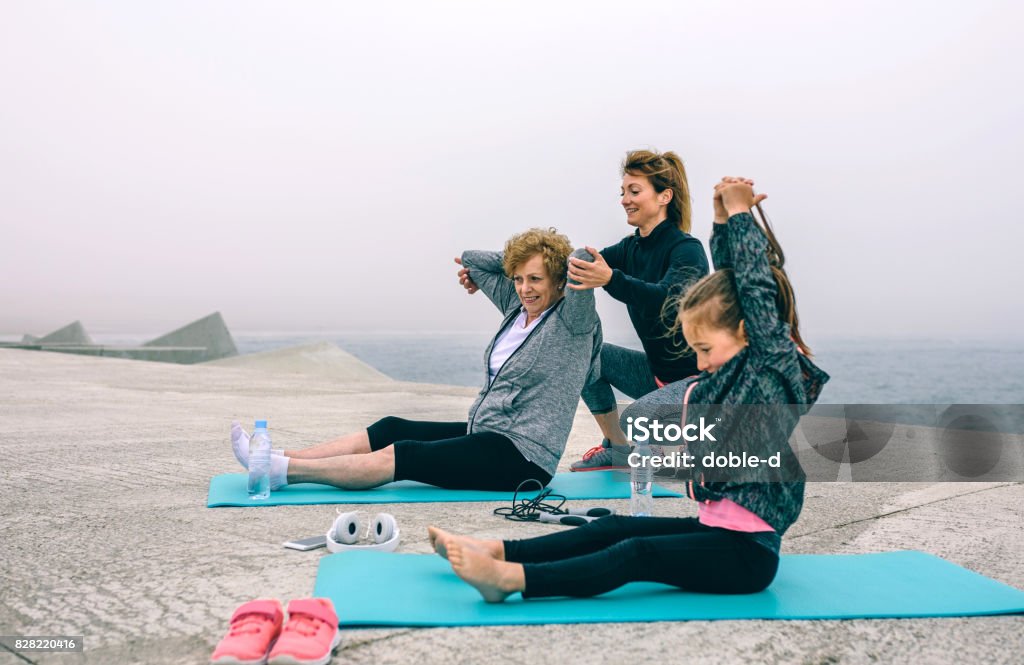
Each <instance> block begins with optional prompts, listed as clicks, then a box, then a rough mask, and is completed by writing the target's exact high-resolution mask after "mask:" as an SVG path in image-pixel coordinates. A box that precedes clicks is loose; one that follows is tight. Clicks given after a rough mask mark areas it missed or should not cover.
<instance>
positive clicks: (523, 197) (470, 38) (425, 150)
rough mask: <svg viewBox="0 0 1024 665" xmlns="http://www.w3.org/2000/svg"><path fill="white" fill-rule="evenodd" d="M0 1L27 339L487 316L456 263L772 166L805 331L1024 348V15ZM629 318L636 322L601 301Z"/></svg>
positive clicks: (4, 116) (5, 322)
mask: <svg viewBox="0 0 1024 665" xmlns="http://www.w3.org/2000/svg"><path fill="white" fill-rule="evenodd" d="M836 4H838V3H831V2H829V3H822V2H760V1H757V2H744V1H731V2H728V3H718V2H658V3H652V2H647V3H644V2H628V3H627V2H615V3H607V2H593V1H587V2H554V1H551V0H548V1H546V2H502V3H498V2H468V1H463V2H411V3H398V2H381V3H348V2H275V3H270V2H252V1H250V0H246V1H244V2H242V1H240V2H207V1H205V0H204V1H201V2H162V3H157V2H134V1H132V2H86V1H83V0H74V1H68V2H45V1H43V2H41V1H38V0H24V1H13V0H5V1H4V2H3V3H2V4H0V333H7V334H18V335H20V334H21V333H23V332H31V333H34V334H42V333H46V332H49V331H51V330H53V329H55V328H57V327H58V326H61V325H63V324H65V323H67V322H69V321H72V320H75V319H80V320H82V322H83V323H84V324H85V326H86V328H87V329H89V330H90V331H94V332H150V331H151V332H161V331H164V330H168V329H170V328H173V327H176V326H178V325H181V324H184V323H187V322H188V321H191V320H192V319H195V318H198V317H200V316H203V315H205V314H207V313H209V312H212V311H215V310H220V311H221V312H222V313H223V314H224V316H225V318H226V320H227V322H228V324H229V326H230V327H231V328H232V329H233V330H236V331H255V330H280V331H326V330H395V329H430V330H459V329H472V330H480V329H489V328H493V327H495V326H496V324H497V315H496V313H495V312H493V311H492V309H491V307H490V306H489V305H488V304H487V303H486V302H485V301H484V299H483V297H482V296H481V295H477V296H474V297H473V298H469V297H467V296H466V295H464V293H463V292H462V290H461V289H460V288H459V287H458V285H457V283H456V280H455V266H454V264H453V263H452V257H453V256H455V255H457V254H458V253H460V252H461V251H462V250H463V249H469V248H499V247H500V245H501V244H502V243H503V242H504V240H505V239H506V238H507V237H508V236H509V235H511V234H512V233H514V232H517V231H520V230H522V229H524V228H527V227H530V226H537V225H544V226H547V225H553V226H556V227H558V229H559V230H561V231H563V232H565V233H567V234H568V235H569V237H570V238H571V240H572V241H573V243H574V244H575V245H577V246H583V245H596V246H598V247H603V246H606V245H609V244H612V243H613V242H615V241H617V240H618V239H619V238H621V237H622V236H623V235H625V234H626V233H628V232H629V231H630V229H629V227H627V225H626V224H625V216H624V213H623V212H622V209H621V207H620V205H619V198H618V197H619V181H620V176H619V172H618V169H619V163H620V161H621V159H622V156H623V155H624V153H625V152H626V151H627V150H628V149H631V148H639V147H653V148H657V149H659V150H675V151H676V152H678V153H679V154H680V155H681V156H682V157H683V159H684V161H685V163H686V168H687V171H688V174H689V177H690V183H691V187H692V191H693V193H694V234H695V235H696V236H697V237H699V238H700V239H701V240H703V241H705V242H706V240H707V238H708V236H709V233H710V226H711V204H710V196H709V194H710V191H711V186H712V184H713V183H714V182H715V181H716V180H717V179H718V178H719V177H721V176H723V175H745V176H749V177H753V178H754V179H755V180H757V183H758V189H759V190H761V191H765V192H767V193H768V194H769V197H770V198H769V200H768V201H767V203H766V209H767V211H768V213H769V215H770V216H771V218H772V221H773V222H774V224H775V227H776V229H777V232H778V236H779V238H780V241H781V242H782V244H783V247H784V248H785V250H786V254H787V259H788V265H789V269H790V274H791V276H792V278H793V281H794V283H795V287H796V292H797V296H798V301H799V305H800V313H801V316H802V319H803V321H804V327H805V328H806V331H805V337H807V338H808V339H809V340H811V341H812V342H813V339H814V337H815V335H816V334H822V335H824V334H837V333H838V334H851V335H889V334H892V335H911V334H922V335H929V336H968V337H969V336H973V335H985V336H988V335H1007V334H1010V335H1016V336H1017V337H1018V338H1019V337H1020V333H1019V332H1018V331H1019V330H1020V329H1021V326H1022V324H1024V268H1022V265H1024V262H1022V260H1021V258H1020V253H1021V247H1022V245H1024V231H1022V228H1021V227H1022V224H1024V222H1022V217H1021V213H1020V211H1019V208H1020V205H1019V202H1018V201H1017V200H1016V199H1017V198H1018V196H1019V192H1020V191H1021V184H1020V183H1021V181H1022V175H1024V174H1022V170H1024V169H1022V168H1021V166H1020V163H1021V155H1022V154H1024V130H1022V129H1021V119H1022V118H1024V108H1022V106H1024V104H1022V101H1024V87H1022V85H1021V83H1022V80H1024V76H1022V72H1021V64H1020V63H1022V62H1024V45H1022V40H1021V39H1020V34H1019V28H1020V26H1021V25H1022V24H1024V21H1022V19H1024V11H1022V10H1021V9H1019V8H1018V7H1019V5H1018V3H1014V2H971V3H964V2H956V3H954V2H948V3H946V2H940V3H935V2H888V1H886V2H876V1H868V2H858V3H844V4H845V5H846V7H845V8H839V7H836V6H834V5H836ZM598 299H599V303H600V311H601V313H602V317H603V320H604V322H605V326H606V328H607V329H609V331H610V332H615V331H622V330H629V329H630V326H629V322H628V319H627V318H626V314H625V309H624V308H623V307H622V306H621V305H619V304H618V303H615V302H614V301H612V300H611V298H610V297H609V296H608V295H607V294H604V293H600V294H599V298H598Z"/></svg>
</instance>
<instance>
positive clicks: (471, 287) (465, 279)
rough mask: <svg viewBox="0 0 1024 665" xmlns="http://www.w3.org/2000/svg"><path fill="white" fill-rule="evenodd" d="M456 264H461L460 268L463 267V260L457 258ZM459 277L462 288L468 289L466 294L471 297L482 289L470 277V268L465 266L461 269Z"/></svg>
mask: <svg viewBox="0 0 1024 665" xmlns="http://www.w3.org/2000/svg"><path fill="white" fill-rule="evenodd" d="M455 263H457V264H459V266H462V259H460V258H458V257H455ZM458 275H459V284H461V285H462V288H464V289H466V292H467V293H468V294H469V295H473V294H474V293H476V292H477V291H479V290H480V287H479V286H477V285H476V282H474V281H473V280H472V279H471V278H470V276H469V268H466V267H464V266H463V267H460V268H459V273H458Z"/></svg>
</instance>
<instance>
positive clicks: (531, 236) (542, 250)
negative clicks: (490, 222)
mask: <svg viewBox="0 0 1024 665" xmlns="http://www.w3.org/2000/svg"><path fill="white" fill-rule="evenodd" d="M538 254H540V256H541V259H542V260H543V261H544V269H545V270H547V272H548V277H550V278H551V279H553V280H555V281H556V282H559V283H564V282H565V273H566V271H567V270H568V268H569V255H570V254H572V245H571V244H570V243H569V238H567V237H566V236H564V235H562V234H561V233H559V232H558V229H556V228H554V227H551V228H547V229H541V228H532V229H529V230H526V231H523V232H522V233H517V234H516V235H514V236H512V237H511V238H509V239H508V242H506V243H505V260H504V268H505V275H506V276H508V278H509V279H511V278H512V274H513V273H514V272H515V270H516V268H518V267H519V266H521V265H522V264H524V263H526V262H527V261H529V260H530V259H531V258H533V257H534V256H536V255H538Z"/></svg>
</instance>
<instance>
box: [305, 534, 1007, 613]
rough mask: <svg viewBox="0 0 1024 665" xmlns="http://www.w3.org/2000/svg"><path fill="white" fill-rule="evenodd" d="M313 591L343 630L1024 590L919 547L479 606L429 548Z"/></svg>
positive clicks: (889, 608) (980, 598)
mask: <svg viewBox="0 0 1024 665" xmlns="http://www.w3.org/2000/svg"><path fill="white" fill-rule="evenodd" d="M313 595H314V596H326V597H328V598H330V599H331V600H332V601H333V602H334V607H335V609H336V610H337V611H338V620H339V623H340V624H341V626H342V627H351V626H493V625H505V624H551V623H598V622H632V621H645V622H647V621H685V620H713V619H863V618H909V617H952V616H957V617H960V616H981V615H992V614H1018V613H1024V591H1020V590H1018V589H1015V588H1013V587H1010V586H1007V585H1005V584H1002V583H1000V582H997V581H995V580H993V579H990V578H988V577H985V576H983V575H979V574H977V573H974V572H971V571H969V570H967V569H966V568H961V567H960V566H957V565H956V564H953V563H949V562H948V561H945V560H944V559H940V558H939V557H936V556H932V555H930V554H925V553H923V552H884V553H881V554H827V555H812V554H790V555H786V556H783V557H782V559H781V561H780V564H779V573H778V576H777V577H776V578H775V581H774V582H773V583H772V584H771V586H770V587H768V589H767V590H765V591H762V592H761V593H755V594H748V595H739V596H725V595H712V594H701V593H689V592H686V591H680V590H678V589H674V588H672V587H669V586H665V585H662V584H653V583H640V582H634V583H633V584H627V585H626V586H624V587H621V588H619V589H616V590H615V591H612V592H610V593H607V594H604V595H602V596H597V597H595V598H545V599H530V600H523V598H522V597H521V596H520V595H519V594H515V595H513V596H512V597H510V598H509V599H508V600H507V601H505V602H504V603H501V604H497V605H492V604H489V603H485V602H484V601H483V599H481V597H480V595H479V594H478V593H477V592H476V590H475V589H473V588H472V587H471V586H469V585H468V584H466V583H465V582H463V581H462V580H460V579H459V578H458V577H457V576H456V575H455V573H454V572H452V570H451V566H450V565H449V564H448V562H447V561H445V560H444V559H442V558H441V557H439V556H436V555H431V554H388V553H383V552H342V553H340V554H331V555H329V556H325V557H324V558H323V559H321V561H320V569H319V571H318V572H317V577H316V586H315V589H314V592H313Z"/></svg>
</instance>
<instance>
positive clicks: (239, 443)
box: [231, 420, 284, 469]
mask: <svg viewBox="0 0 1024 665" xmlns="http://www.w3.org/2000/svg"><path fill="white" fill-rule="evenodd" d="M231 450H232V451H234V453H235V459H236V460H238V463H239V464H241V465H242V467H243V468H246V469H248V468H249V434H248V432H246V431H245V430H244V429H242V425H241V423H239V422H238V421H237V420H233V421H231ZM270 455H271V459H273V456H274V455H280V456H282V457H283V456H284V449H282V448H272V449H271V451H270Z"/></svg>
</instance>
